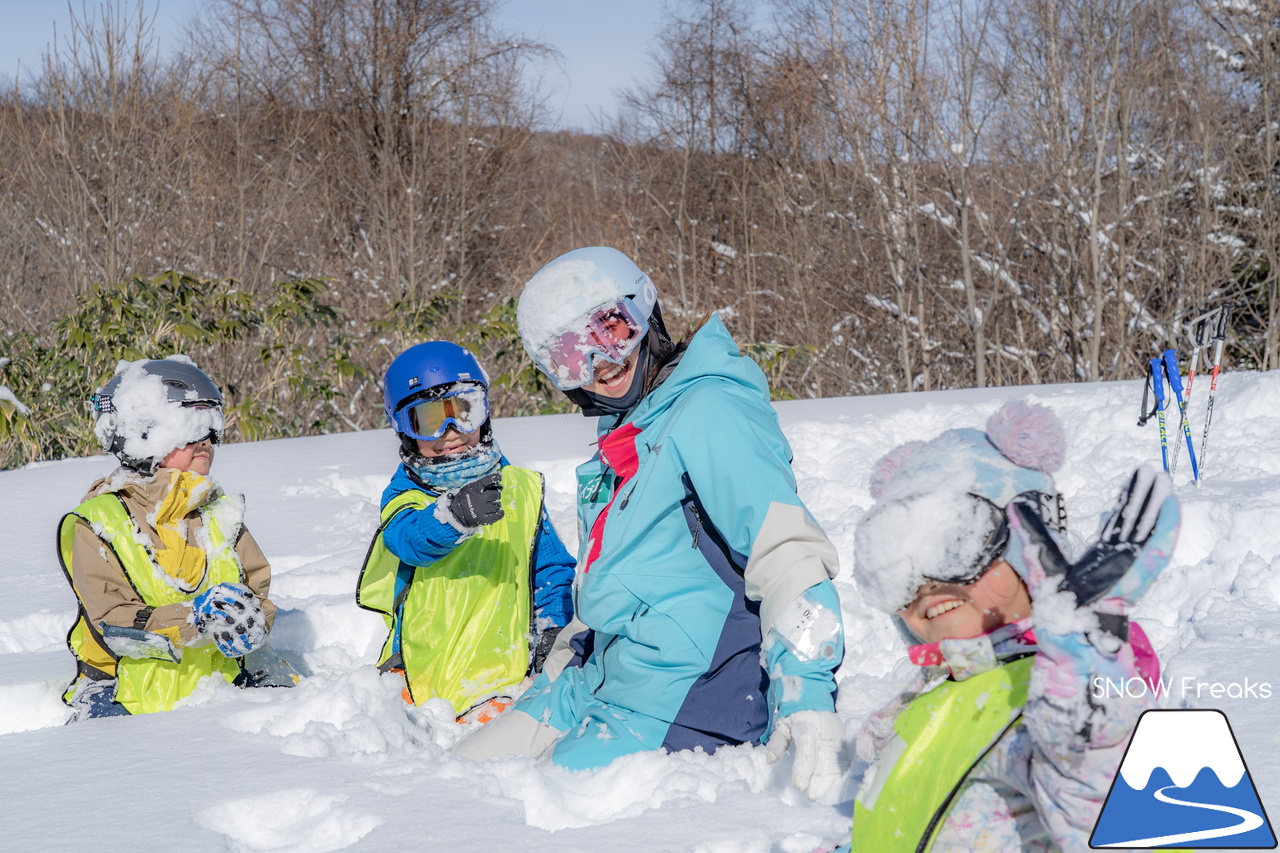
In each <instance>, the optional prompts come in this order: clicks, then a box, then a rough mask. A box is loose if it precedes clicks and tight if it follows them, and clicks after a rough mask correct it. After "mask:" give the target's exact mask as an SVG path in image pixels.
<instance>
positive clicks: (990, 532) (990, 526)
mask: <svg viewBox="0 0 1280 853" xmlns="http://www.w3.org/2000/svg"><path fill="white" fill-rule="evenodd" d="M965 499H966V500H967V501H968V506H967V507H965V508H962V511H961V512H960V513H959V517H961V518H964V519H966V520H969V519H971V520H972V523H973V524H974V525H975V526H978V527H979V529H985V530H986V534H985V535H984V536H983V537H982V539H981V540H978V541H977V542H976V543H972V544H970V545H969V547H967V548H962V549H960V553H956V554H955V555H954V556H955V558H956V559H955V562H954V563H953V564H952V565H951V566H944V567H942V568H941V569H939V570H938V571H937V572H936V573H935V574H927V573H926V574H925V576H924V577H925V579H926V580H930V581H935V582H937V583H952V584H959V585H961V586H965V585H968V584H971V583H974V582H975V581H977V580H978V578H980V577H982V576H983V575H984V574H986V572H987V569H989V568H991V565H992V564H993V563H994V562H995V561H996V560H998V559H1000V558H1001V557H1003V556H1004V552H1005V550H1006V549H1007V548H1008V547H1009V515H1008V513H1007V512H1006V511H1005V509H1004V508H1002V507H999V506H996V505H995V504H994V503H992V502H991V501H989V500H987V499H986V498H984V497H982V496H980V495H974V494H966V495H965ZM1018 499H1022V500H1023V501H1024V502H1025V503H1031V504H1033V505H1034V506H1035V507H1036V509H1037V510H1038V512H1039V513H1040V520H1041V521H1043V522H1044V523H1045V526H1046V527H1048V528H1049V529H1050V530H1053V531H1055V532H1058V533H1061V532H1063V531H1064V530H1066V528H1067V510H1066V507H1065V505H1064V504H1063V502H1062V496H1061V495H1059V494H1049V493H1047V492H1022V493H1021V494H1019V495H1017V496H1016V497H1015V498H1014V500H1018ZM965 510H967V511H965ZM975 546H976V547H975ZM965 552H967V553H965Z"/></svg>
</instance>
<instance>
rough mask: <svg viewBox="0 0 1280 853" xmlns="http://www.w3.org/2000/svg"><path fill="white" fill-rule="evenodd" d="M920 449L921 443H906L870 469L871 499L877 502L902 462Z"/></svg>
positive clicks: (881, 458)
mask: <svg viewBox="0 0 1280 853" xmlns="http://www.w3.org/2000/svg"><path fill="white" fill-rule="evenodd" d="M921 447H924V442H923V441H908V442H907V443H906V444H899V445H898V446H897V447H895V448H894V449H893V450H890V451H889V452H888V453H886V454H885V455H884V456H881V457H880V461H879V462H877V463H876V464H875V467H874V468H872V469H871V497H873V498H875V499H876V500H879V499H880V496H881V495H883V494H884V488H885V486H887V485H889V481H890V480H892V479H893V478H894V475H895V474H897V473H898V469H899V468H901V467H902V461H903V460H904V459H906V458H907V457H908V456H910V455H911V454H912V453H915V452H916V451H917V450H919V449H920V448H921Z"/></svg>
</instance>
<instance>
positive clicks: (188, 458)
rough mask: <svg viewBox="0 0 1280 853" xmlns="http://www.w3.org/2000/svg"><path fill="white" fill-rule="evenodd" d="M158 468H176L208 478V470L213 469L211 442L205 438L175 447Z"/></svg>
mask: <svg viewBox="0 0 1280 853" xmlns="http://www.w3.org/2000/svg"><path fill="white" fill-rule="evenodd" d="M160 467H161V468H177V469H178V470H179V471H190V472H192V473H193V474H199V475H200V476H201V477H208V476H209V469H211V468H212V467H213V442H212V441H210V440H209V439H207V438H205V439H201V440H200V441H193V442H192V443H191V444H188V445H185V446H183V447H176V448H174V449H173V450H170V451H169V455H168V456H166V457H165V458H164V460H163V461H162V462H161V463H160Z"/></svg>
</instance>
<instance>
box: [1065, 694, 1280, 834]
mask: <svg viewBox="0 0 1280 853" xmlns="http://www.w3.org/2000/svg"><path fill="white" fill-rule="evenodd" d="M1089 846H1090V847H1091V848H1094V849H1097V848H1111V849H1130V850H1132V849H1144V850H1145V849H1150V848H1152V847H1172V848H1185V847H1193V848H1196V849H1200V850H1206V849H1220V848H1231V849H1233V850H1239V849H1245V850H1272V849H1275V847H1276V836H1275V833H1274V832H1272V830H1271V823H1270V821H1268V820H1267V813H1266V811H1265V810H1264V809H1263V807H1262V801H1261V800H1260V799H1258V790H1257V788H1255V787H1254V785H1253V778H1252V777H1251V776H1250V775H1249V768H1248V767H1246V766H1245V763H1244V755H1243V754H1241V752H1240V745H1239V744H1238V743H1237V742H1236V738H1235V735H1234V734H1233V733H1232V731H1231V724H1230V723H1229V722H1227V715H1226V714H1224V713H1222V712H1221V711H1200V710H1179V711H1147V712H1146V713H1144V714H1143V715H1142V717H1141V718H1140V719H1139V720H1138V726H1137V728H1136V729H1134V732H1133V738H1132V739H1131V740H1130V741H1129V748H1128V749H1127V750H1125V754H1124V759H1123V760H1122V761H1121V762H1120V772H1119V773H1117V774H1116V778H1115V781H1114V782H1112V783H1111V791H1110V792H1109V793H1108V794H1107V801H1106V802H1105V803H1104V804H1103V806H1102V814H1100V815H1099V816H1098V823H1097V824H1096V825H1095V826H1094V828H1093V837H1092V838H1090V839H1089Z"/></svg>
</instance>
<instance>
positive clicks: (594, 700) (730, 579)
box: [495, 317, 844, 769]
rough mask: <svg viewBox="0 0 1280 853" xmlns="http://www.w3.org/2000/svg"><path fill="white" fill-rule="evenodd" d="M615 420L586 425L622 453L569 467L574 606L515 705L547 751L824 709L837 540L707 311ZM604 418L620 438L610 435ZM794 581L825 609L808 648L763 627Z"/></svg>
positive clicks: (573, 752) (752, 734) (708, 734)
mask: <svg viewBox="0 0 1280 853" xmlns="http://www.w3.org/2000/svg"><path fill="white" fill-rule="evenodd" d="M620 420H622V419H621V418H602V419H601V424H600V428H599V434H600V436H601V444H602V447H603V448H604V456H605V457H606V458H607V459H609V460H610V461H612V462H613V463H614V465H615V467H616V468H617V469H622V470H621V471H619V470H615V468H611V467H610V465H609V464H606V462H605V461H602V458H601V455H600V454H597V456H596V457H595V458H593V459H592V460H591V461H590V462H588V463H586V464H584V465H582V466H581V467H580V468H579V469H578V510H579V513H578V514H579V524H580V531H579V532H580V534H581V535H580V542H581V545H580V548H581V551H580V554H579V560H578V566H579V572H578V576H577V578H576V580H575V588H574V604H575V610H576V616H575V619H574V621H573V622H571V623H570V625H569V627H568V628H566V630H565V631H564V632H563V633H562V634H561V637H560V640H559V641H558V642H557V647H556V651H554V652H553V653H552V656H551V657H550V658H548V661H547V665H546V668H545V670H544V672H543V674H542V675H540V676H539V677H538V678H537V680H535V682H534V684H533V686H532V687H531V688H530V689H529V691H528V692H526V693H525V695H524V696H523V697H521V699H520V700H519V702H518V703H517V705H516V706H515V707H516V709H517V710H518V711H520V712H524V713H526V714H528V715H530V716H531V717H533V719H534V720H535V721H538V722H539V723H541V724H544V725H545V726H549V727H551V728H552V729H554V730H557V731H558V732H559V733H561V734H559V735H557V740H556V742H555V745H554V749H553V752H552V759H553V761H554V762H555V763H556V764H558V765H561V766H565V767H569V768H574V769H578V768H588V767H598V766H602V765H604V764H607V763H609V762H610V761H612V760H613V759H614V758H617V757H618V756H620V755H624V754H627V753H631V752H637V751H641V750H650V749H659V748H665V749H668V750H678V749H691V748H694V747H698V746H701V747H703V748H704V749H705V750H707V751H708V752H712V751H714V750H715V749H716V748H717V747H719V746H721V745H724V744H737V743H759V742H761V741H763V740H767V739H768V735H769V733H770V731H771V730H772V726H773V723H774V721H776V720H777V719H779V718H780V717H782V716H786V715H788V714H791V713H794V712H795V711H800V710H823V711H831V710H834V701H835V679H834V672H835V669H836V667H837V666H838V665H839V663H840V660H841V658H842V657H843V652H844V648H843V635H842V631H841V629H840V626H839V618H838V614H839V612H840V610H839V601H838V598H837V595H836V592H835V589H834V587H833V586H832V584H831V580H830V579H831V578H833V577H835V575H836V573H837V571H838V564H837V558H836V553H835V549H834V548H833V546H832V545H831V543H830V542H829V541H828V539H827V537H826V535H825V534H824V533H823V532H822V530H821V529H820V528H819V527H818V525H817V523H816V522H815V521H814V519H813V517H812V516H811V515H810V514H809V512H808V510H806V509H805V507H804V505H803V504H802V503H801V501H800V498H799V496H798V495H797V494H796V483H795V476H794V474H793V473H792V470H791V448H790V446H789V445H788V444H787V441H786V438H785V437H784V436H783V435H782V431H781V430H780V429H779V426H778V420H777V415H776V413H775V412H774V410H773V408H772V407H771V406H770V405H769V391H768V385H767V383H766V381H765V377H764V374H763V373H762V372H761V371H760V369H759V367H757V366H756V364H755V363H754V362H753V361H751V360H750V359H749V358H744V357H742V356H741V355H740V354H739V352H738V347H737V344H736V343H734V341H733V339H732V337H730V335H729V333H728V330H727V329H725V327H724V324H723V323H722V322H721V320H720V319H719V317H713V318H712V319H711V320H710V321H709V322H708V323H707V324H706V325H705V326H704V327H703V328H702V329H701V330H700V331H699V332H698V333H697V334H696V335H695V336H694V338H693V340H692V341H691V343H690V345H689V348H688V349H687V350H686V351H685V353H684V354H683V357H682V358H681V360H680V362H679V364H678V365H677V366H676V368H675V369H674V371H673V372H672V373H671V374H670V376H669V377H668V378H667V379H666V381H665V382H663V383H662V384H661V385H660V386H658V387H657V388H656V389H654V390H653V391H652V392H651V393H650V394H649V395H648V396H647V397H645V398H644V399H643V400H642V401H641V402H640V403H639V404H637V406H636V407H635V408H634V409H633V410H632V411H631V412H629V413H628V416H626V418H625V421H626V424H620V423H618V421H620ZM627 425H630V426H627ZM615 428H617V435H618V436H630V437H628V438H625V439H623V440H621V441H619V440H617V436H614V440H613V441H612V442H611V439H610V433H611V432H613V431H614V429H615ZM636 429H638V433H635V434H634V435H632V433H634V432H635V430H636ZM632 453H634V456H632V455H631V454H632ZM618 460H622V461H621V462H619V461H618ZM630 471H634V474H633V475H632V476H630V477H629V478H627V477H626V476H625V475H626V473H629V472H630ZM606 509H607V513H608V514H607V516H606V517H605V518H604V520H603V521H602V522H600V523H599V524H597V519H598V518H599V517H600V516H601V514H602V513H604V512H605V511H606ZM800 595H806V596H807V597H808V599H809V601H810V602H812V603H814V604H819V605H821V606H823V607H826V608H829V609H830V611H831V612H832V613H834V614H835V617H834V619H835V622H834V624H835V630H834V636H832V637H830V638H829V639H830V642H829V643H828V644H827V645H826V646H825V647H824V653H823V654H822V655H819V656H814V657H815V659H808V657H806V656H805V655H803V654H797V653H796V652H795V651H794V650H793V646H792V645H789V644H788V643H785V642H777V641H776V639H777V638H776V635H774V636H771V635H770V628H771V626H773V623H774V621H775V618H776V617H778V615H779V613H780V612H782V611H784V609H785V608H786V607H787V605H788V604H791V603H792V602H793V601H794V600H795V599H796V598H797V597H798V596H800ZM765 638H769V639H768V640H767V641H766V640H765ZM762 647H763V648H764V649H765V652H764V653H763V654H762V651H761V650H762ZM495 734H497V732H496V731H495Z"/></svg>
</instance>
